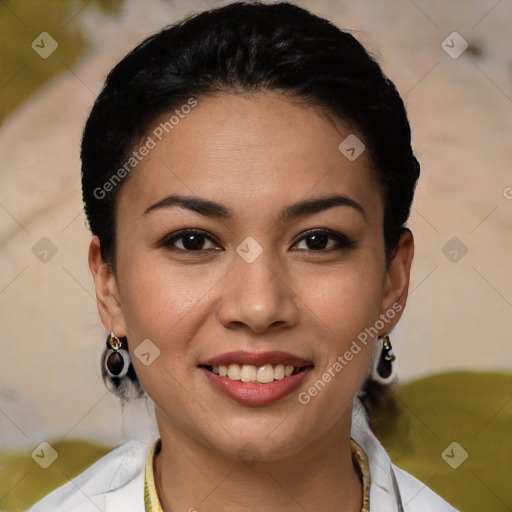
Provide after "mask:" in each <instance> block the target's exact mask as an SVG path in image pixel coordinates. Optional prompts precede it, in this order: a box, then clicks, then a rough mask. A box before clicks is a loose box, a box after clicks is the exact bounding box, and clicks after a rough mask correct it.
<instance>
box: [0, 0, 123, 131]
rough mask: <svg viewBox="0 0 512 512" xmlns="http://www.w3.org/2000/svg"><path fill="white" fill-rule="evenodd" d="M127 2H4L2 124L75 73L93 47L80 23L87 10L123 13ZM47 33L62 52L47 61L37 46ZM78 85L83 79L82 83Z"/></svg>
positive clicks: (0, 21)
mask: <svg viewBox="0 0 512 512" xmlns="http://www.w3.org/2000/svg"><path fill="white" fill-rule="evenodd" d="M122 4H123V2H122V0H92V1H91V0H37V1H34V0H3V1H2V2H1V4H0V46H1V48H2V51H1V52H0V69H1V73H0V124H1V123H3V122H4V121H5V119H6V118H7V116H8V115H9V114H10V113H11V112H13V111H14V110H15V109H16V108H18V107H19V106H20V105H21V104H22V103H23V102H24V101H25V100H26V99H27V98H29V97H30V96H32V95H33V94H34V93H35V92H36V91H37V90H38V89H40V88H41V87H42V86H43V85H44V84H46V83H47V82H49V81H50V80H51V79H52V78H54V77H56V76H58V75H61V74H65V73H69V72H70V68H72V66H73V65H74V64H75V62H76V61H77V60H78V59H79V58H80V57H81V56H83V55H84V54H85V53H86V50H87V49H88V47H89V45H88V42H87V41H86V40H85V38H84V36H83V34H82V32H81V30H80V24H79V19H80V16H81V15H82V14H83V12H84V11H85V10H87V9H99V10H101V11H102V12H104V13H106V14H109V13H110V14H112V13H115V12H118V11H119V9H120V8H121V6H122ZM43 32H47V33H49V34H50V36H51V37H53V39H55V40H56V41H57V43H58V48H57V49H56V50H55V52H54V53H53V54H51V55H50V56H49V57H48V58H46V59H43V58H41V57H40V56H39V55H38V54H37V53H36V52H35V51H34V50H33V49H32V46H31V45H32V42H33V41H34V40H35V39H36V38H37V37H38V36H39V35H40V34H41V33H43ZM77 80H78V79H77Z"/></svg>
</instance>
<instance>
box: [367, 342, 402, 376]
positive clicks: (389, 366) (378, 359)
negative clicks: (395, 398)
mask: <svg viewBox="0 0 512 512" xmlns="http://www.w3.org/2000/svg"><path fill="white" fill-rule="evenodd" d="M379 344H380V350H376V351H375V354H374V357H373V364H372V378H373V380H376V381H377V382H380V383H381V384H389V383H390V382H392V381H394V380H395V378H396V371H394V368H393V361H394V360H395V359H396V356H395V355H393V354H392V353H391V350H392V349H393V348H392V347H391V341H390V340H389V336H388V335H387V334H386V335H384V336H381V337H379Z"/></svg>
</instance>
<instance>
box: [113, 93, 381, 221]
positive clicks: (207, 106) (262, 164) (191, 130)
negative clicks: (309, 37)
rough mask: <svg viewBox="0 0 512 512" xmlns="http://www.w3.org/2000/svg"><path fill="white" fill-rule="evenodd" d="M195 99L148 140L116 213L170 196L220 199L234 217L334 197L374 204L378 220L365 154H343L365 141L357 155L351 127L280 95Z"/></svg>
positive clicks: (155, 128) (377, 197)
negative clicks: (311, 198) (253, 209)
mask: <svg viewBox="0 0 512 512" xmlns="http://www.w3.org/2000/svg"><path fill="white" fill-rule="evenodd" d="M196 101H197V104H196V106H194V107H193V108H192V109H188V108H187V109H183V110H180V109H179V107H178V108H177V109H175V110H174V111H173V112H170V113H166V114H165V115H163V116H162V117H161V118H159V119H158V120H157V121H156V122H155V123H154V125H153V126H152V128H151V129H150V130H149V131H148V133H147V135H146V136H145V137H144V141H143V142H145V141H147V140H149V139H147V137H149V138H150V139H151V140H152V144H151V146H153V147H152V149H151V150H150V151H148V152H147V154H146V156H144V157H143V158H141V160H140V163H138V165H137V167H136V168H135V169H134V170H133V171H132V174H131V176H130V179H129V180H128V182H127V183H126V184H125V185H124V186H123V190H122V191H121V193H120V198H119V205H120V212H119V213H123V210H126V208H128V209H129V212H130V213H132V214H134V213H135V212H138V213H139V214H142V213H143V211H144V210H145V209H146V208H147V207H148V206H149V205H150V204H153V203H154V202H156V201H158V200H160V199H162V197H164V196H165V195H167V194H172V193H177V194H186V195H194V196H201V197H208V198H210V199H214V200H218V201H220V202H223V203H225V204H228V205H229V206H230V207H231V208H232V209H233V211H234V212H235V215H236V214H237V212H239V211H240V214H243V211H249V210H250V209H251V206H252V205H254V204H256V203H257V205H259V208H261V207H262V206H263V205H267V206H268V207H272V206H273V205H276V204H278V203H289V202H292V201H295V200H297V199H302V198H304V197H308V196H315V195H319V194H320V195H325V194H326V193H333V192H337V193H341V194H345V195H350V196H351V197H352V198H353V199H354V200H356V201H358V202H367V203H368V202H369V201H371V202H373V203H374V206H375V208H373V209H374V210H375V211H376V215H378V213H379V205H378V204H376V203H378V202H379V200H380V195H381V194H380V190H379V188H378V185H377V183H376V182H375V180H374V172H373V170H372V169H371V166H370V163H369V159H368V157H367V154H366V152H365V151H362V153H361V154H360V155H359V156H358V157H357V158H355V159H352V158H347V155H348V156H349V157H353V153H354V152H349V153H346V149H347V147H345V146H347V143H346V142H344V141H348V142H349V144H348V146H349V147H348V149H350V146H354V144H353V143H354V141H355V142H356V144H357V141H361V145H360V146H354V149H355V151H357V152H359V151H360V150H361V148H362V147H363V146H362V144H363V143H362V137H361V136H360V135H359V134H356V133H355V131H354V130H353V129H351V127H350V126H349V125H348V124H346V123H344V122H343V121H341V120H339V119H337V118H336V117H335V116H332V115H328V114H327V113H326V112H325V111H321V110H320V109H318V108H314V107H310V106H306V105H305V104H303V103H298V102H297V101H293V100H291V99H290V98H288V97H286V96H284V95H282V94H280V93H275V92H259V93H251V94H244V95H233V94H225V95H215V96H209V97H199V98H197V100H196ZM177 110H178V112H176V111H177ZM185 112H186V113H185ZM355 137H357V139H355ZM340 144H341V150H340ZM123 205H124V207H123ZM124 213H126V211H124ZM252 213H253V214H254V212H252Z"/></svg>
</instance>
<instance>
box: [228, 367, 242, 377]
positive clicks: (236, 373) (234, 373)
mask: <svg viewBox="0 0 512 512" xmlns="http://www.w3.org/2000/svg"><path fill="white" fill-rule="evenodd" d="M240 373H241V370H240V366H238V365H237V364H230V365H229V367H228V377H229V378H230V379H231V380H240Z"/></svg>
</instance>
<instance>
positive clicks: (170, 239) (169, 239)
mask: <svg viewBox="0 0 512 512" xmlns="http://www.w3.org/2000/svg"><path fill="white" fill-rule="evenodd" d="M187 235H199V236H203V237H205V238H206V239H208V240H210V241H211V242H214V243H217V242H216V241H215V240H214V239H213V238H211V237H210V236H209V235H208V234H207V233H206V232H205V231H202V230H200V229H192V228H189V229H184V230H182V231H178V232H177V233H172V234H171V235H168V236H166V237H165V238H163V239H162V241H161V242H159V244H158V246H159V247H166V248H171V249H172V250H176V251H179V252H182V253H188V254H191V255H200V253H204V252H206V251H208V250H212V249H181V248H179V247H178V248H176V247H174V248H173V244H174V243H175V242H176V241H178V240H181V239H183V238H185V237H186V236H187ZM314 235H325V236H327V237H328V238H330V239H334V240H335V241H336V243H337V247H336V246H335V247H331V248H329V249H318V250H314V249H307V250H308V251H310V252H314V253H326V252H331V251H334V250H338V251H347V250H350V249H353V248H355V247H356V245H357V242H355V241H353V240H351V239H350V238H348V237H347V236H346V235H343V234H342V233H337V232H336V231H331V230H328V229H324V228H316V229H310V230H308V231H306V232H304V233H303V234H302V236H301V237H300V238H299V239H298V240H297V241H296V242H295V243H294V245H296V244H297V243H299V242H302V241H303V240H306V239H307V238H308V237H311V236H314ZM214 250H215V249H214Z"/></svg>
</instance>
